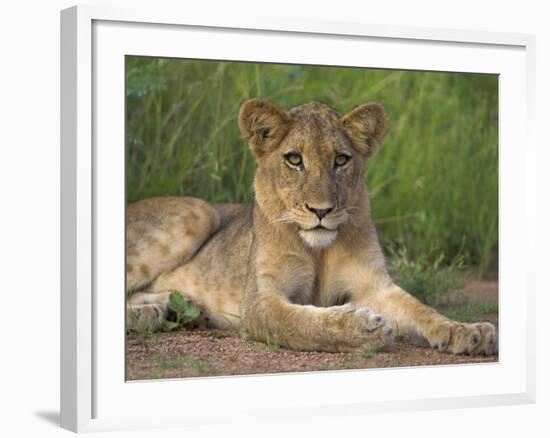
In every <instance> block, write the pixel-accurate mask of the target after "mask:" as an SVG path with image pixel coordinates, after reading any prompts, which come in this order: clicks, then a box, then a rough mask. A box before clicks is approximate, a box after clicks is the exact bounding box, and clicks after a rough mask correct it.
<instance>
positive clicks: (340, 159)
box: [334, 155, 350, 167]
mask: <svg viewBox="0 0 550 438" xmlns="http://www.w3.org/2000/svg"><path fill="white" fill-rule="evenodd" d="M349 159H350V157H349V156H348V155H338V156H336V158H335V159H334V164H335V165H336V166H338V167H341V166H343V165H344V164H346V163H347V162H348V161H349Z"/></svg>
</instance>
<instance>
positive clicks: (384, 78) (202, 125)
mask: <svg viewBox="0 0 550 438" xmlns="http://www.w3.org/2000/svg"><path fill="white" fill-rule="evenodd" d="M127 85H128V86H127V158H128V160H127V163H128V164H127V193H128V201H135V200H138V199H141V198H144V197H148V196H153V195H164V194H174V195H192V196H198V197H201V198H205V199H208V200H211V201H228V200H229V201H250V200H252V198H253V193H252V178H253V175H254V160H253V159H252V156H251V155H250V153H249V151H248V148H247V146H246V145H245V143H244V142H243V141H242V139H241V138H240V134H239V130H238V126H237V114H238V111H239V107H240V105H241V104H242V102H243V101H244V100H245V99H247V98H250V97H255V96H261V97H265V98H269V99H272V100H274V101H276V102H278V103H279V104H280V105H282V106H283V107H286V108H289V107H292V106H293V105H297V104H300V103H303V102H308V101H311V100H318V101H322V102H325V103H327V104H329V105H331V106H333V107H334V108H336V109H337V110H339V111H341V112H346V111H348V110H350V109H351V108H352V107H354V106H355V105H357V104H360V103H362V102H365V101H371V100H374V101H379V102H381V103H383V104H384V106H385V108H386V111H387V113H388V117H389V125H388V133H387V135H386V138H385V139H384V141H383V144H382V147H381V148H380V151H379V152H378V154H377V155H376V156H375V157H374V158H373V159H372V161H371V163H370V165H369V167H368V169H367V171H366V174H365V178H366V181H367V183H368V185H369V188H370V191H371V197H372V204H373V215H374V219H375V223H376V225H377V229H378V231H379V233H380V238H381V242H382V245H383V246H389V245H397V246H399V247H405V248H407V249H408V250H409V252H410V255H411V256H412V257H414V258H416V257H418V256H420V255H422V254H434V253H443V254H445V255H446V257H447V258H446V259H445V260H443V261H442V263H443V264H446V263H450V262H451V261H452V260H453V259H454V258H455V256H456V255H457V254H458V253H459V252H462V253H463V255H464V258H465V261H466V262H467V263H468V264H469V265H471V266H477V269H478V272H479V273H484V272H486V271H487V270H489V269H494V268H496V254H497V244H498V213H497V212H498V197H497V194H498V143H497V139H498V124H497V119H498V78H497V76H495V75H480V74H455V73H452V74H449V73H437V72H412V71H398V70H376V69H358V68H337V67H313V66H308V67H304V66H289V65H271V64H252V63H237V62H208V61H186V60H166V59H152V58H136V57H128V58H127Z"/></svg>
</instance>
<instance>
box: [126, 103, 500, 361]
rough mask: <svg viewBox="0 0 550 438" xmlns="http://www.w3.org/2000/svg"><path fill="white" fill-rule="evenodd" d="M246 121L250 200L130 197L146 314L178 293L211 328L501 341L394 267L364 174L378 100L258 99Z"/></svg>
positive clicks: (334, 346) (354, 339)
mask: <svg viewBox="0 0 550 438" xmlns="http://www.w3.org/2000/svg"><path fill="white" fill-rule="evenodd" d="M239 124H240V128H241V131H242V133H243V135H244V136H245V138H246V139H247V140H248V142H249V144H250V147H251V149H252V152H253V154H254V155H255V157H256V159H257V163H258V167H257V171H256V176H255V180H254V189H255V195H256V196H255V203H254V204H253V205H238V204H212V203H208V202H206V201H202V200H199V199H195V198H177V197H164V198H151V199H147V200H143V201H139V202H137V203H135V204H131V205H129V206H128V223H127V242H128V247H127V261H128V263H127V284H128V288H129V290H131V291H137V292H135V293H134V294H133V295H132V296H131V299H130V307H131V308H132V309H133V310H134V311H138V312H139V314H140V317H141V318H144V319H147V318H149V319H150V318H152V317H158V318H161V319H162V318H163V317H165V315H166V305H167V301H168V296H169V294H170V293H171V292H172V291H179V292H181V293H182V294H184V295H185V296H187V297H188V298H190V299H192V300H193V301H194V302H195V303H197V304H198V305H199V306H200V308H201V310H202V312H201V313H202V317H203V321H204V322H206V323H208V324H209V325H211V326H215V327H221V328H227V327H231V326H236V327H239V329H240V331H241V333H242V334H243V335H245V336H248V337H251V338H254V339H258V340H266V339H270V338H271V339H275V340H277V342H279V343H280V344H281V345H283V346H286V347H289V348H294V349H301V350H325V351H351V350H356V349H359V348H362V347H364V346H365V345H368V346H375V347H379V346H381V345H384V344H385V343H387V342H389V341H391V339H392V338H393V336H394V335H395V334H396V333H400V334H402V335H405V336H408V335H411V336H412V335H414V336H420V337H421V338H423V339H424V340H425V341H427V343H428V344H429V345H431V346H433V347H437V348H439V349H440V350H445V351H450V352H453V353H485V354H488V353H492V352H494V351H496V332H495V329H494V327H493V326H492V325H491V324H488V323H479V324H460V323H457V322H454V321H451V320H449V319H447V318H445V317H444V316H442V315H440V314H438V313H437V312H436V311H435V310H434V309H432V308H430V307H428V306H425V305H424V304H422V303H420V302H419V301H418V300H416V299H415V298H413V297H412V296H411V295H409V294H408V293H406V292H405V291H403V290H402V289H401V288H399V287H398V286H396V285H395V284H394V283H393V281H392V280H391V278H390V277H389V275H388V274H387V272H386V268H385V264H384V258H383V255H382V252H381V249H380V246H379V244H378V240H377V236H376V232H375V229H374V226H373V223H372V220H371V216H370V204H369V197H368V191H367V187H366V185H365V183H364V180H363V177H362V175H363V170H364V168H365V165H366V162H367V160H368V158H369V157H370V156H371V155H372V154H373V152H374V150H375V147H376V146H377V144H378V142H379V140H380V139H381V137H382V135H383V133H384V129H385V113H384V111H383V109H382V107H381V106H380V105H377V104H365V105H362V106H360V107H358V108H356V109H355V110H353V111H351V112H350V113H348V114H346V115H344V116H341V115H340V114H339V113H337V112H336V111H334V110H333V109H331V108H329V107H327V106H325V105H322V104H318V103H311V104H307V105H302V106H300V107H296V108H293V109H292V110H290V111H288V112H285V111H284V110H282V109H281V108H279V107H278V106H276V105H275V104H272V103H271V102H268V101H265V100H260V99H254V100H251V101H248V102H246V103H245V104H244V105H243V107H242V108H241V113H240V119H239ZM140 290H143V291H145V292H143V291H140Z"/></svg>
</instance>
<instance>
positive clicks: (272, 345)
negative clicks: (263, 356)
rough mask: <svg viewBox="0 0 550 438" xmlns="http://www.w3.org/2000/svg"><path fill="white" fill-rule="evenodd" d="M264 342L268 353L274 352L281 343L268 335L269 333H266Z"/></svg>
mask: <svg viewBox="0 0 550 438" xmlns="http://www.w3.org/2000/svg"><path fill="white" fill-rule="evenodd" d="M266 343H267V351H269V352H270V353H276V352H277V351H279V348H281V344H280V343H279V342H278V341H277V340H276V339H275V338H274V337H273V336H270V334H269V333H268V334H267V338H266Z"/></svg>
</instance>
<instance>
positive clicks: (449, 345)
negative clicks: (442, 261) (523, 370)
mask: <svg viewBox="0 0 550 438" xmlns="http://www.w3.org/2000/svg"><path fill="white" fill-rule="evenodd" d="M355 301H356V302H357V303H359V304H363V305H370V306H372V307H373V308H374V309H376V311H378V312H380V313H382V314H383V315H385V316H386V317H388V318H389V319H390V320H392V321H393V322H394V324H395V326H396V328H397V331H398V332H399V333H400V334H403V335H405V336H407V335H420V336H421V337H422V338H424V339H425V340H426V341H427V342H428V343H429V345H430V346H431V347H433V348H437V349H439V350H440V351H446V352H449V353H453V354H463V353H465V354H486V355H490V354H496V353H497V351H498V345H497V344H498V342H497V331H496V328H495V326H494V325H493V324H491V323H488V322H480V323H461V322H458V321H453V320H451V319H449V318H447V317H445V316H443V315H441V314H439V313H438V312H437V311H436V310H435V309H433V308H431V307H429V306H427V305H425V304H423V303H421V302H420V301H419V300H417V299H416V298H414V297H413V296H412V295H410V294H409V293H407V292H405V291H404V290H403V289H401V288H400V287H398V286H396V285H394V284H391V285H388V286H387V287H384V288H380V289H379V290H376V291H370V292H367V293H364V294H360V295H359V296H357V297H356V298H355Z"/></svg>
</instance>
